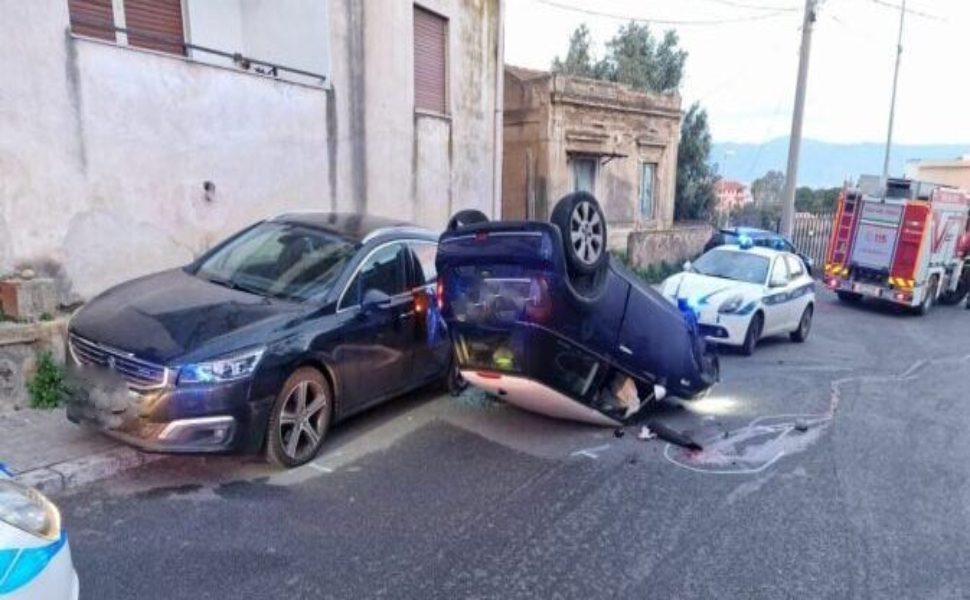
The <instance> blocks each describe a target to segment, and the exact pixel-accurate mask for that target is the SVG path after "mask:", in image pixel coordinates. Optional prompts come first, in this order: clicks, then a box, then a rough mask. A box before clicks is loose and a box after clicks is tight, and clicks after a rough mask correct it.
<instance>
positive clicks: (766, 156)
mask: <svg viewBox="0 0 970 600" xmlns="http://www.w3.org/2000/svg"><path fill="white" fill-rule="evenodd" d="M884 152H885V146H884V145H883V144H874V143H865V144H832V143H828V142H820V141H818V140H810V139H805V140H802V149H801V154H800V156H799V159H800V160H799V166H798V184H799V185H807V186H810V187H834V186H839V185H842V182H843V181H844V180H845V179H846V178H849V179H852V180H855V179H856V178H857V177H858V176H859V175H860V174H873V175H878V174H880V173H881V172H882V161H883V154H884ZM964 154H970V143H967V144H953V145H902V144H900V145H897V144H894V145H893V152H892V156H891V158H890V163H889V174H890V175H896V176H901V175H903V169H904V165H905V164H906V161H907V160H910V159H916V158H930V159H941V158H956V157H958V156H962V155H964ZM711 161H712V162H716V163H718V170H719V173H720V174H721V176H722V177H725V178H726V179H736V180H738V181H742V182H745V183H751V181H753V180H754V179H757V178H758V177H761V176H762V175H764V174H765V173H766V172H768V171H769V170H771V169H775V170H778V171H782V172H784V170H785V166H786V164H787V163H788V138H787V137H783V138H777V139H773V140H771V141H768V142H765V143H764V144H739V143H735V142H723V143H715V144H714V145H713V149H712V150H711Z"/></svg>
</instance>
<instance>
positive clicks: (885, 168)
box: [882, 0, 906, 182]
mask: <svg viewBox="0 0 970 600" xmlns="http://www.w3.org/2000/svg"><path fill="white" fill-rule="evenodd" d="M905 20H906V0H903V5H902V6H901V7H900V8H899V40H898V41H897V42H896V68H895V69H894V70H893V95H892V100H891V102H890V104H889V132H888V133H887V134H886V159H885V160H884V161H883V163H882V180H883V181H884V182H885V181H886V180H887V179H889V155H890V153H891V152H892V147H893V119H894V118H895V117H896V84H897V83H899V60H900V58H902V56H903V23H904V22H905Z"/></svg>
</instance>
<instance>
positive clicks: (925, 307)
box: [916, 275, 940, 317]
mask: <svg viewBox="0 0 970 600" xmlns="http://www.w3.org/2000/svg"><path fill="white" fill-rule="evenodd" d="M939 284H940V280H939V279H938V278H937V277H936V276H935V275H934V276H933V278H932V279H931V280H930V284H929V286H928V287H927V289H926V295H925V296H923V301H922V302H920V304H919V306H918V307H917V308H916V314H917V315H919V316H921V317H925V316H926V315H928V314H930V311H931V310H932V309H933V304H935V303H936V289H937V286H938V285H939Z"/></svg>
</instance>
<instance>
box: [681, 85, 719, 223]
mask: <svg viewBox="0 0 970 600" xmlns="http://www.w3.org/2000/svg"><path fill="white" fill-rule="evenodd" d="M710 155H711V132H710V131H709V129H708V126H707V111H706V110H704V109H703V108H701V107H700V104H698V103H696V102H695V103H694V104H693V105H691V107H690V109H688V110H687V114H685V115H684V122H683V124H682V125H681V127H680V147H679V149H678V150H677V192H676V196H675V198H674V218H675V219H677V220H685V219H686V220H694V219H706V218H709V217H710V215H711V211H712V209H713V207H714V182H715V181H717V179H718V178H717V167H716V166H714V165H711V164H710V162H708V161H709V158H710Z"/></svg>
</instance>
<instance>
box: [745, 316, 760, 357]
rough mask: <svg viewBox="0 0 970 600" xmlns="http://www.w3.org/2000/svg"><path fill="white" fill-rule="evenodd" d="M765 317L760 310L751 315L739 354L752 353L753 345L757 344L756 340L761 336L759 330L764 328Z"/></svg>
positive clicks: (746, 354) (747, 354) (749, 354)
mask: <svg viewBox="0 0 970 600" xmlns="http://www.w3.org/2000/svg"><path fill="white" fill-rule="evenodd" d="M764 326H765V317H764V315H763V314H761V313H760V312H758V313H755V314H754V316H753V317H751V322H750V323H748V331H747V332H746V333H745V334H744V343H743V344H742V345H741V354H743V355H745V356H751V355H752V354H754V349H755V346H757V345H758V340H759V339H760V338H761V332H762V331H763V330H764Z"/></svg>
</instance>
